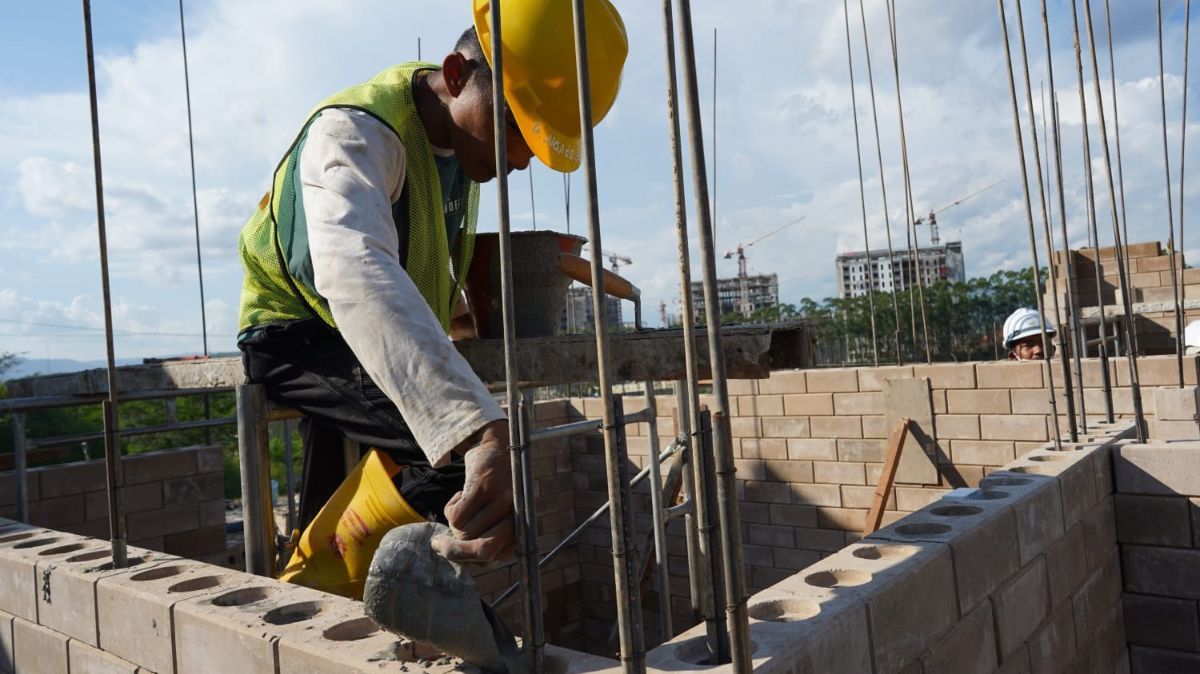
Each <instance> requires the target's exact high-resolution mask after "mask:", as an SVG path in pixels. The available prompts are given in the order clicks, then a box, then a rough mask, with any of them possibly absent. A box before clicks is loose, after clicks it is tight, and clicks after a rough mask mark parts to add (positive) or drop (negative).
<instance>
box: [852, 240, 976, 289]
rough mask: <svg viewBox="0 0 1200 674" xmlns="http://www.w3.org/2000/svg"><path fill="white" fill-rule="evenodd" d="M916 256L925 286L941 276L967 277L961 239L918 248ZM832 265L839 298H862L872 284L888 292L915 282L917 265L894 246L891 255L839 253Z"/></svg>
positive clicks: (956, 279) (905, 251) (948, 277)
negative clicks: (893, 252)
mask: <svg viewBox="0 0 1200 674" xmlns="http://www.w3.org/2000/svg"><path fill="white" fill-rule="evenodd" d="M917 256H918V258H919V259H920V271H921V278H922V281H923V282H924V284H925V285H932V284H933V283H934V282H936V281H940V280H942V279H945V280H947V281H953V282H959V281H965V280H967V272H966V263H965V262H964V261H963V250H962V242H961V241H950V242H947V243H944V244H941V245H937V246H923V247H920V248H918V249H917ZM893 263H894V264H893ZM835 266H836V268H837V283H838V297H861V296H863V295H866V294H867V288H869V287H871V285H873V286H874V289H875V290H876V291H881V292H891V291H893V290H905V289H907V288H909V287H911V286H914V285H916V284H917V265H915V264H913V261H912V259H911V258H909V256H908V250H906V249H896V250H895V254H894V255H892V256H890V257H889V256H888V252H887V251H886V250H872V251H870V252H867V253H864V252H861V251H860V252H853V253H842V254H841V255H838V256H837V261H836V263H835ZM872 282H873V284H872Z"/></svg>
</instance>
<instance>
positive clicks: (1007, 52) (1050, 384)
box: [996, 0, 1062, 450]
mask: <svg viewBox="0 0 1200 674" xmlns="http://www.w3.org/2000/svg"><path fill="white" fill-rule="evenodd" d="M1016 4H1017V7H1018V9H1017V11H1018V14H1019V13H1020V6H1021V0H1016ZM996 6H997V7H998V8H999V9H1000V30H1001V35H1002V37H1003V38H1004V56H1005V64H1006V66H1007V70H1008V87H1009V92H1010V93H1011V94H1012V114H1013V131H1015V132H1016V136H1017V158H1018V160H1019V161H1018V164H1019V165H1020V167H1021V192H1022V194H1024V195H1025V218H1026V224H1027V225H1028V233H1029V256H1030V258H1031V259H1032V260H1033V270H1032V272H1033V291H1034V293H1036V295H1037V308H1038V317H1039V318H1041V317H1042V316H1045V315H1046V311H1045V306H1044V304H1045V303H1044V302H1043V301H1042V279H1041V273H1042V272H1041V267H1040V266H1039V265H1038V252H1037V234H1036V233H1035V232H1034V228H1033V203H1032V200H1031V197H1030V194H1029V171H1028V170H1027V168H1026V166H1025V138H1024V136H1023V134H1022V133H1021V111H1020V109H1019V107H1018V104H1017V83H1016V77H1015V76H1014V75H1013V60H1012V49H1011V48H1010V47H1009V44H1008V20H1007V19H1006V18H1005V16H1004V0H996ZM1022 39H1023V38H1022ZM1027 74H1028V73H1027ZM1030 109H1031V111H1032V97H1031V99H1030ZM1033 135H1034V139H1035V140H1034V142H1035V143H1036V142H1037V141H1036V138H1037V127H1036V126H1035V127H1034V128H1033ZM1038 323H1039V327H1040V328H1041V330H1040V331H1041V333H1042V355H1043V358H1042V362H1043V363H1044V364H1045V370H1046V389H1047V391H1048V392H1049V395H1050V414H1051V416H1052V417H1053V418H1054V424H1053V428H1054V448H1055V449H1059V450H1061V449H1062V436H1061V433H1060V432H1059V429H1058V404H1057V402H1056V401H1055V399H1054V367H1053V364H1052V363H1051V362H1050V358H1048V356H1049V355H1050V337H1049V336H1048V335H1047V334H1046V321H1045V320H1041V321H1038Z"/></svg>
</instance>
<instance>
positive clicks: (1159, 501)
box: [1114, 494, 1192, 548]
mask: <svg viewBox="0 0 1200 674" xmlns="http://www.w3.org/2000/svg"><path fill="white" fill-rule="evenodd" d="M1114 498H1115V499H1116V501H1115V503H1114V506H1115V507H1116V512H1117V541H1118V542H1120V543H1138V544H1142V545H1164V546H1171V547H1180V548H1190V547H1192V525H1191V516H1190V513H1189V503H1188V499H1187V498H1186V497H1182V496H1178V497H1172V496H1135V495H1131V494H1117V495H1116V496H1115V497H1114Z"/></svg>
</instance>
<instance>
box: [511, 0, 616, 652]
mask: <svg viewBox="0 0 1200 674" xmlns="http://www.w3.org/2000/svg"><path fill="white" fill-rule="evenodd" d="M500 5H501V3H499V2H493V3H491V8H490V18H491V29H492V44H491V52H492V133H493V135H494V136H495V166H496V207H497V216H498V221H499V227H498V229H499V236H498V238H499V244H500V246H499V247H500V288H501V300H500V303H501V313H502V317H503V323H504V328H503V335H504V379H505V393H506V398H507V402H508V414H509V419H510V421H509V425H508V444H509V450H510V468H511V475H512V488H513V517H514V518H515V524H516V532H515V533H516V536H515V537H516V556H517V564H518V568H519V569H520V574H521V581H522V589H523V591H524V600H525V601H524V603H523V605H522V609H523V611H522V617H523V620H522V625H521V627H522V636H523V639H522V643H523V644H524V647H523V649H524V650H525V652H526V655H527V657H528V659H529V667H530V669H531V670H532V671H533V672H535V674H541V673H542V671H543V670H544V667H545V663H544V660H543V658H542V657H541V656H542V652H541V650H540V647H539V645H540V644H541V643H542V638H541V635H538V634H534V628H535V625H538V624H540V620H535V619H534V615H533V614H534V613H540V612H541V597H540V596H539V594H536V593H535V592H536V588H537V585H538V582H537V580H538V573H537V565H536V561H535V562H534V563H532V564H531V563H530V562H529V560H528V556H529V550H530V547H531V546H536V544H537V543H536V539H534V540H533V541H532V542H531V541H530V540H529V539H530V537H531V534H530V532H529V531H528V529H527V528H526V525H527V523H528V522H529V517H528V515H529V514H528V513H526V511H525V509H526V504H527V501H526V499H525V498H524V494H523V493H522V492H523V490H522V486H523V484H524V470H523V464H524V463H525V461H526V456H525V455H526V454H527V453H528V451H529V446H528V445H527V444H523V443H522V440H523V432H522V424H521V423H520V417H519V414H520V412H519V409H518V405H519V404H520V398H519V393H518V391H517V383H518V382H519V381H520V377H519V373H518V372H517V355H516V343H517V332H516V315H515V304H514V302H513V270H512V238H511V226H512V222H511V215H510V208H509V207H510V204H509V189H508V145H507V136H508V133H507V130H506V128H505V126H506V125H505V119H506V118H507V116H506V114H505V102H504V48H503V41H502V35H503V22H502V17H501V15H500ZM596 244H597V245H596V250H597V251H599V250H600V246H599V242H596ZM593 257H594V258H595V259H599V258H600V256H599V255H595V256H593ZM592 278H600V277H598V276H596V275H595V274H593V276H592ZM514 418H516V420H517V423H512V421H513V419H514ZM535 559H536V558H535ZM531 570H532V573H531Z"/></svg>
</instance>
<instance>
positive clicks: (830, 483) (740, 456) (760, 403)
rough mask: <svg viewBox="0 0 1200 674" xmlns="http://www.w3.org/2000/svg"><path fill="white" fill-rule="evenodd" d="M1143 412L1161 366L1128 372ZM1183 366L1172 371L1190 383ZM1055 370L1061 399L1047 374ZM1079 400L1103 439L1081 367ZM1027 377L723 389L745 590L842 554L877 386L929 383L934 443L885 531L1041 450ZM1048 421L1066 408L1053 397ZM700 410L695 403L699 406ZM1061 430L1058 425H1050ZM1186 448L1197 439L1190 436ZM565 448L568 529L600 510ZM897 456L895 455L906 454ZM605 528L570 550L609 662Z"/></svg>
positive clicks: (1128, 400)
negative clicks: (923, 479) (925, 477)
mask: <svg viewBox="0 0 1200 674" xmlns="http://www.w3.org/2000/svg"><path fill="white" fill-rule="evenodd" d="M1138 362H1139V373H1140V375H1141V382H1142V386H1143V398H1144V402H1145V404H1144V408H1145V411H1146V413H1147V414H1148V415H1149V416H1150V417H1151V418H1152V417H1153V414H1154V410H1155V405H1154V398H1153V395H1152V392H1151V387H1154V386H1161V385H1166V384H1171V383H1174V382H1175V381H1176V364H1175V359H1174V357H1167V356H1163V357H1149V358H1143V359H1139V361H1138ZM1196 362H1197V359H1196V357H1194V356H1192V357H1188V358H1187V359H1186V360H1185V372H1191V373H1192V375H1191V376H1192V377H1194V372H1195V365H1196ZM1055 365H1056V369H1055V375H1056V377H1057V378H1056V382H1057V383H1058V384H1060V385H1061V376H1060V375H1061V370H1060V369H1058V368H1057V363H1056V364H1055ZM1124 366H1125V362H1124V360H1119V361H1118V360H1117V359H1113V360H1112V361H1110V363H1109V367H1110V375H1111V378H1112V379H1111V380H1112V382H1113V384H1114V386H1116V387H1117V388H1115V389H1114V391H1113V394H1114V407H1115V412H1116V414H1117V415H1118V416H1131V415H1132V414H1133V404H1132V396H1131V395H1130V391H1129V389H1128V381H1129V377H1128V372H1127V371H1126V370H1125V369H1124ZM1082 370H1083V375H1084V382H1085V385H1086V386H1087V387H1088V388H1087V390H1086V391H1085V393H1084V398H1085V404H1086V405H1087V410H1088V414H1089V417H1090V418H1091V419H1092V424H1091V426H1090V427H1089V431H1090V432H1091V433H1097V432H1100V433H1102V432H1104V429H1105V428H1107V427H1106V426H1105V425H1103V424H1099V423H1098V422H1099V417H1096V416H1095V415H1096V414H1097V413H1098V414H1100V415H1103V409H1104V404H1103V396H1102V392H1101V390H1100V389H1099V388H1098V387H1099V386H1100V385H1101V381H1102V378H1101V376H1100V374H1101V373H1100V364H1099V361H1098V360H1095V359H1092V360H1085V361H1083V368H1082ZM1043 372H1044V366H1043V365H1041V364H1039V363H1013V362H980V363H946V364H935V365H905V366H900V367H880V368H833V369H819V370H794V371H780V372H774V373H772V375H771V376H770V378H767V379H760V380H735V381H730V382H729V387H730V388H729V391H730V413H731V418H730V425H731V428H732V432H733V440H734V452H735V457H736V458H735V466H736V468H737V478H738V488H739V496H740V498H741V503H740V509H741V517H742V540H743V543H744V546H745V561H746V578H747V584H748V588H749V590H750V591H757V590H761V589H764V588H766V587H768V586H770V585H773V584H774V583H776V582H778V581H780V580H781V579H783V578H785V577H788V576H790V575H791V574H793V573H795V572H796V571H798V570H799V569H802V568H805V567H806V566H808V565H809V564H812V563H814V562H816V561H818V560H820V559H822V558H823V557H826V556H828V555H830V554H832V553H834V552H836V551H838V550H840V549H841V548H843V547H844V546H846V545H847V544H850V543H853V542H854V541H857V540H858V539H859V537H860V536H861V532H862V529H863V526H864V524H865V521H866V515H867V510H868V508H869V507H870V504H871V500H872V498H873V494H874V490H875V485H876V484H877V483H878V480H879V476H880V473H881V471H882V466H883V459H884V453H885V451H886V444H887V436H888V434H889V433H890V431H891V429H890V428H888V426H887V414H886V413H887V410H886V409H885V399H884V392H883V390H884V382H885V381H887V380H889V379H901V378H914V377H917V378H925V379H928V380H929V387H930V391H931V397H932V408H933V426H934V429H933V434H934V435H935V439H936V441H937V450H936V451H937V478H936V481H935V482H931V483H926V484H917V483H905V482H897V484H896V485H895V488H894V490H893V493H892V495H891V496H890V498H889V500H888V503H887V506H886V510H885V513H884V519H883V524H885V525H886V524H889V523H892V522H894V521H896V520H897V519H899V518H901V517H903V516H905V515H906V514H908V513H911V512H914V511H917V510H920V509H921V508H923V507H924V506H926V505H927V504H929V503H930V502H932V501H934V500H936V499H938V498H939V497H940V496H941V495H943V494H944V493H946V492H947V491H949V490H950V489H953V488H957V487H975V486H978V485H979V483H980V481H981V480H982V479H983V478H984V477H985V476H986V475H988V474H989V473H991V472H993V471H995V470H997V469H999V468H1000V467H1002V466H1005V465H1007V464H1008V463H1010V462H1012V461H1014V460H1015V459H1016V458H1017V457H1018V456H1020V455H1022V454H1024V453H1025V452H1028V451H1030V450H1032V449H1034V448H1037V447H1040V446H1042V445H1043V444H1045V443H1046V442H1047V441H1049V440H1050V439H1051V437H1052V436H1051V430H1052V428H1053V427H1052V425H1051V423H1052V422H1051V417H1050V407H1049V400H1048V396H1047V393H1046V390H1045V388H1044V381H1043V378H1042V377H1043ZM1057 397H1058V404H1059V409H1060V413H1061V414H1065V410H1066V405H1065V401H1064V396H1063V395H1062V392H1061V391H1060V392H1059V395H1058V396H1057ZM656 400H657V406H658V409H659V414H660V417H661V418H660V422H659V428H658V435H659V445H660V447H666V446H667V445H668V443H669V442H670V441H671V440H672V439H673V436H674V434H675V432H676V426H675V422H674V418H673V415H674V412H675V398H674V396H666V395H660V396H658V397H657V399H656ZM704 402H708V400H707V399H705V400H702V403H704ZM571 404H572V405H573V406H574V407H575V408H576V409H577V410H578V411H579V412H580V413H582V414H583V415H584V416H586V417H589V418H598V417H599V416H600V413H601V408H600V401H599V399H596V398H583V399H573V400H572V401H571ZM643 406H644V400H643V399H642V398H640V397H628V398H626V400H625V407H626V409H627V410H630V411H633V410H637V409H640V408H641V407H643ZM1060 421H1061V423H1062V426H1063V428H1064V431H1063V433H1064V437H1066V435H1065V427H1066V421H1065V419H1061V420H1060ZM1197 437H1200V435H1198V436H1197ZM574 442H575V445H574V450H573V451H574V452H575V454H574V456H575V464H574V470H575V471H576V476H575V480H576V482H577V487H578V492H577V493H576V504H577V508H576V520H577V521H580V522H582V521H583V519H584V518H586V517H587V516H588V515H589V514H591V513H592V512H593V511H594V509H595V508H596V507H599V506H600V505H601V504H603V503H604V502H605V501H606V500H607V491H606V487H605V482H604V458H603V456H604V449H603V442H602V440H601V439H600V438H599V437H594V436H593V437H587V438H583V437H581V438H578V439H576V440H575V441H574ZM628 445H629V452H630V460H631V464H632V465H631V472H634V471H636V469H638V468H642V467H644V466H645V463H646V456H647V451H648V446H649V438H648V436H647V426H646V424H637V425H635V426H633V427H631V428H630V436H629V438H628ZM916 448H917V445H916V443H913V442H909V443H908V445H907V446H906V450H905V451H906V452H913V451H917V449H916ZM634 494H635V498H634V505H635V511H636V512H637V513H638V516H637V520H636V521H637V527H638V532H639V536H642V535H643V534H644V532H646V531H648V530H649V527H650V523H649V522H650V520H649V518H648V515H647V513H648V512H649V492H648V486H643V487H642V488H640V489H637V490H635V492H634ZM668 533H669V538H668V546H669V552H670V556H669V559H668V562H669V564H670V571H671V576H672V586H671V587H672V614H673V620H674V623H675V625H678V626H683V625H690V624H692V622H693V621H694V618H693V616H692V613H691V610H690V606H689V601H688V584H687V575H686V573H687V571H686V570H687V562H686V557H685V554H686V552H685V545H684V538H683V528H682V523H681V522H672V523H671V525H670V526H669V527H668ZM609 550H610V536H609V523H608V519H607V518H603V519H602V520H601V521H600V522H598V523H597V524H596V525H594V526H593V527H592V530H591V531H589V532H588V533H587V534H586V535H585V537H584V539H583V541H582V543H581V545H580V547H579V555H580V563H581V569H582V571H581V572H582V574H583V575H584V578H585V580H587V581H589V583H588V584H586V585H585V588H584V591H585V592H586V593H588V594H587V595H586V597H585V598H586V599H587V602H586V609H585V610H586V612H587V617H588V620H589V626H588V628H587V629H588V630H589V644H590V645H592V646H593V647H595V646H596V645H597V644H601V645H602V646H601V648H603V649H604V650H602V651H598V652H609V650H608V645H607V644H608V643H609V637H610V633H611V625H612V620H613V616H614V615H615V604H614V602H613V596H612V582H613V580H612V579H613V573H612V565H611V558H610V555H609ZM645 596H646V597H647V600H646V601H645V602H644V603H645V606H644V608H645V611H646V613H645V624H646V626H647V634H648V637H647V643H656V639H657V637H658V635H657V626H658V624H659V620H658V613H657V606H658V604H657V598H656V595H655V594H654V592H653V591H649V592H647V593H646V595H645Z"/></svg>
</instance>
